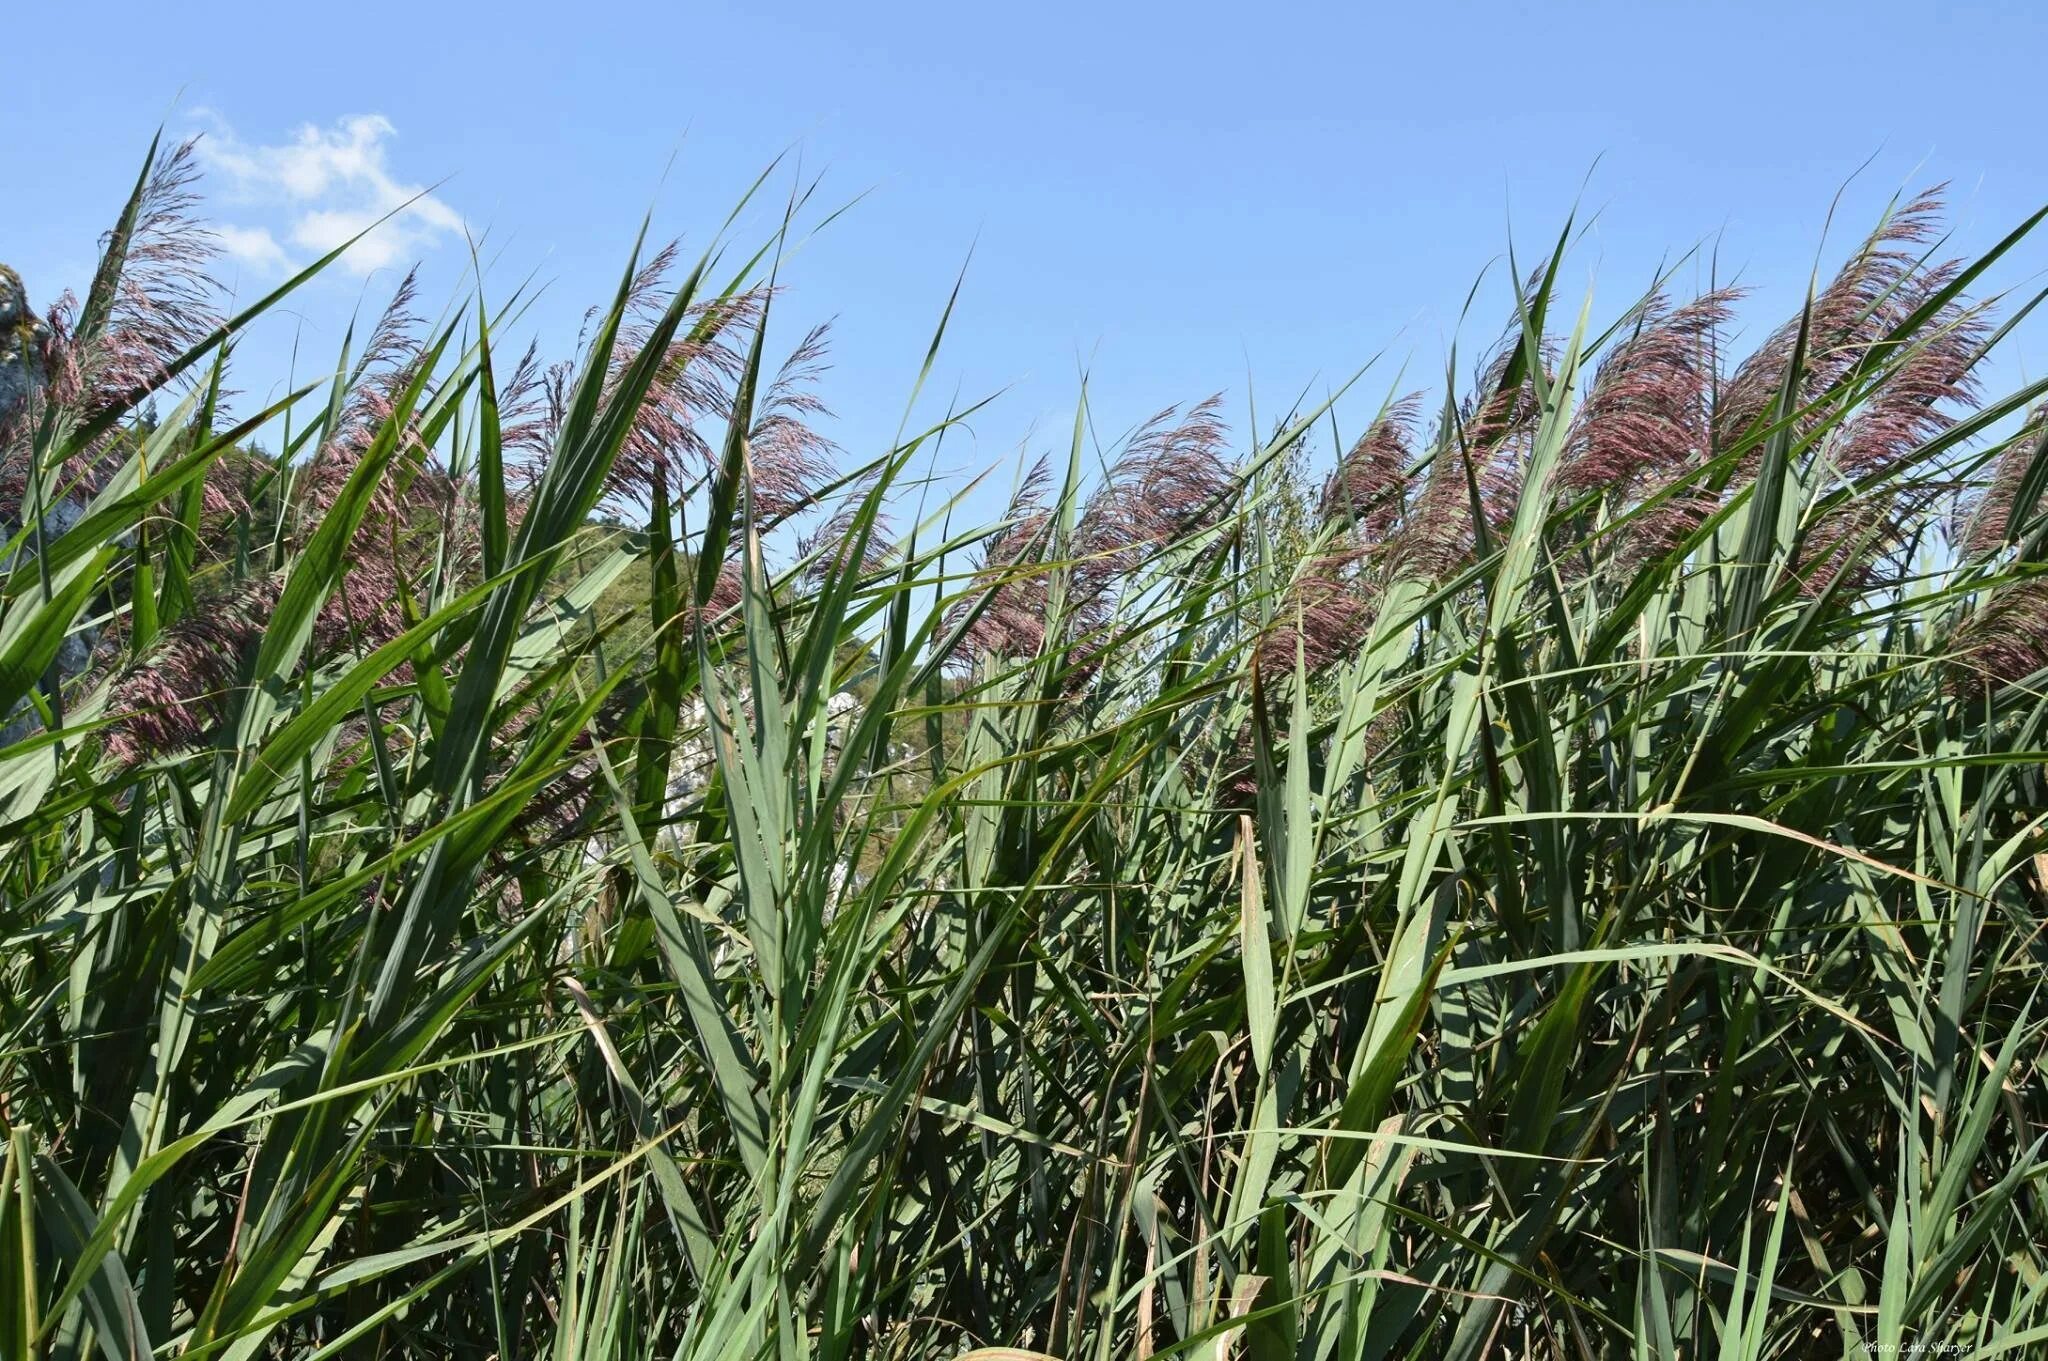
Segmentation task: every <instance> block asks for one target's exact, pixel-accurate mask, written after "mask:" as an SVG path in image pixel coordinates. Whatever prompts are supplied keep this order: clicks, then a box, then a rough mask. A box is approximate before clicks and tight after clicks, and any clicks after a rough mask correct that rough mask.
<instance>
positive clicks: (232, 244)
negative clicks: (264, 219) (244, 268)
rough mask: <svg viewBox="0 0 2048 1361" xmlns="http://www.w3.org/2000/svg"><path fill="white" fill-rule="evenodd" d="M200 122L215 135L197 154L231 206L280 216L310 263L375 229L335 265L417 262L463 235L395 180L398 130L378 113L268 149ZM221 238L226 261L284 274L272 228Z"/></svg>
mask: <svg viewBox="0 0 2048 1361" xmlns="http://www.w3.org/2000/svg"><path fill="white" fill-rule="evenodd" d="M205 117H206V120H207V122H208V123H210V124H211V126H212V131H210V132H209V133H208V134H207V136H206V137H205V138H203V139H202V140H201V141H200V143H199V154H200V156H201V157H202V158H203V159H204V161H205V163H206V165H207V167H208V169H209V170H211V171H212V172H213V173H214V174H215V175H216V176H218V177H219V180H220V182H222V183H223V184H224V185H225V187H226V188H227V191H228V199H229V201H230V202H233V203H238V204H242V205H245V206H246V207H247V208H249V209H251V210H253V211H257V212H264V213H270V214H276V215H278V217H279V219H280V220H279V222H278V226H279V227H280V228H281V229H282V232H283V235H284V237H285V239H287V240H289V241H290V242H291V243H292V244H293V245H295V246H297V247H299V248H300V249H301V250H304V251H306V252H307V253H308V254H310V255H324V254H326V253H327V252H328V251H330V250H333V249H335V248H336V247H338V246H340V245H341V244H343V243H344V242H346V241H347V240H348V239H349V238H350V237H352V236H354V235H356V234H357V233H359V232H361V231H363V230H365V229H366V228H371V227H372V225H373V224H376V225H375V227H374V230H371V231H370V234H369V235H368V236H366V237H364V238H363V239H362V240H361V241H358V242H357V243H356V244H355V245H354V246H353V247H352V248H351V249H350V250H349V252H348V253H347V254H346V255H344V256H342V258H341V263H342V264H343V265H345V266H346V267H347V268H348V269H350V270H352V271H353V272H355V273H357V274H368V273H370V272H371V271H372V270H377V269H382V268H384V267H386V266H388V265H397V264H402V263H407V262H409V261H411V260H413V259H417V258H418V257H419V256H420V255H422V254H424V253H425V252H426V251H428V250H431V249H433V248H434V247H435V246H436V245H438V244H439V243H440V242H441V240H442V239H443V238H444V237H449V236H456V235H460V234H461V232H462V230H463V225H462V215H461V214H459V213H457V212H456V211H455V210H454V209H453V208H451V207H449V206H448V205H447V203H445V202H443V201H442V200H441V199H439V198H437V197H435V196H434V195H433V194H431V193H428V192H427V191H426V189H425V187H424V186H422V185H418V184H412V183H409V182H407V181H404V180H402V179H400V178H398V177H397V176H396V175H394V174H393V173H392V171H391V169H390V166H389V164H388V162H387V159H386V154H385V152H386V147H385V144H386V143H387V142H388V141H390V140H391V139H392V138H394V137H396V136H397V132H398V130H397V129H396V128H394V127H393V126H392V125H391V120H390V119H388V118H385V117H384V116H383V115H382V114H374V113H368V114H352V115H350V116H349V117H346V118H342V119H339V120H337V121H336V122H335V123H334V124H333V125H332V126H329V127H316V126H314V125H312V124H310V123H308V124H305V125H303V126H301V127H299V128H298V129H296V130H295V131H294V132H293V133H292V134H291V136H290V138H288V139H287V140H285V141H283V142H279V143H276V144H274V145H260V144H251V143H247V142H244V141H242V140H241V138H239V137H238V136H236V134H235V131H234V129H233V128H231V127H230V126H228V124H227V122H226V121H225V120H224V119H222V118H221V117H219V115H217V114H208V115H205ZM380 219H383V220H382V221H381V222H380V221H379V220H380ZM220 235H221V243H222V245H223V247H224V248H225V249H226V250H227V252H228V253H229V254H230V255H231V256H233V257H234V258H236V259H238V260H241V261H243V262H244V263H245V264H248V265H249V266H250V267H252V268H258V269H268V270H274V271H280V272H281V271H282V270H283V269H284V268H285V267H286V266H287V265H288V264H289V263H290V261H289V258H288V256H287V254H286V252H285V249H284V247H283V246H282V245H280V244H279V242H278V237H277V234H276V233H275V232H273V231H272V230H271V228H270V227H267V226H253V225H251V226H229V227H227V228H225V229H223V230H222V231H221V233H220Z"/></svg>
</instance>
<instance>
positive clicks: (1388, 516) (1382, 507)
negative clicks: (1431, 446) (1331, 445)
mask: <svg viewBox="0 0 2048 1361" xmlns="http://www.w3.org/2000/svg"><path fill="white" fill-rule="evenodd" d="M1421 418H1422V394H1421V393H1419V392H1411V393H1409V394H1408V395H1407V396H1405V397H1402V398H1401V399H1400V400H1399V401H1396V402H1394V403H1393V404H1392V405H1390V406H1389V407H1388V408H1387V409H1386V410H1385V411H1384V412H1382V413H1381V414H1380V416H1379V418H1378V419H1376V420H1375V421H1373V423H1372V424H1371V425H1370V426H1368V427H1367V428H1366V432H1365V433H1364V434H1363V435H1361V436H1359V439H1358V443H1356V444H1354V445H1352V446H1351V452H1350V453H1348V454H1346V455H1345V456H1344V457H1343V458H1342V459H1340V460H1338V463H1337V469H1336V471H1335V472H1333V473H1331V474H1330V480H1329V482H1328V484H1327V485H1325V486H1324V488H1323V502H1322V511H1323V518H1324V519H1325V520H1326V521H1334V520H1338V519H1347V520H1349V521H1351V522H1352V523H1354V524H1356V525H1357V527H1358V530H1359V533H1360V534H1361V535H1362V536H1363V537H1364V539H1365V541H1366V542H1367V543H1369V544H1382V543H1385V542H1386V541H1387V540H1389V539H1390V538H1392V537H1393V536H1394V533H1395V532H1396V530H1398V529H1399V528H1400V525H1401V520H1402V515H1403V513H1404V512H1405V511H1406V509H1407V496H1408V478H1409V474H1410V473H1411V472H1412V471H1413V468H1414V464H1415V434H1416V428H1417V426H1418V425H1419V423H1420V421H1421Z"/></svg>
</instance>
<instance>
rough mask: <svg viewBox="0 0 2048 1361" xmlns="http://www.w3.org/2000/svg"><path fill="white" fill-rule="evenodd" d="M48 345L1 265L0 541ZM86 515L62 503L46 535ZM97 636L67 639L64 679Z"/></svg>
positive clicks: (52, 511)
mask: <svg viewBox="0 0 2048 1361" xmlns="http://www.w3.org/2000/svg"><path fill="white" fill-rule="evenodd" d="M49 343H50V328H49V325H48V324H47V323H46V322H44V321H43V319H42V318H41V317H39V316H37V315H36V313H35V310H34V309H33V308H31V307H30V306H29V303H28V290H27V288H26V287H24V286H23V284H22V282H21V276H20V275H19V274H17V273H15V272H14V271H13V270H12V269H10V268H8V267H7V266H6V265H0V540H5V539H12V538H13V537H14V535H15V534H16V533H18V532H19V531H20V528H21V524H22V519H23V506H22V503H23V500H24V497H25V494H26V486H27V466H26V465H27V454H28V448H27V446H28V441H29V438H30V436H29V432H28V431H27V430H26V429H25V428H23V426H24V425H25V423H26V421H27V420H28V419H29V418H30V417H31V416H32V415H33V413H34V410H35V400H34V399H35V397H36V395H37V394H38V393H39V392H41V391H42V390H43V387H44V385H45V384H46V383H47V381H48V378H49V375H48V373H47V372H45V363H46V360H45V356H46V355H47V353H48V351H49ZM84 515H85V501H84V498H82V497H79V496H76V495H71V496H66V497H63V498H60V499H59V500H57V501H55V502H53V503H52V504H50V505H49V506H48V507H47V508H46V509H45V510H44V512H43V519H42V532H43V535H44V536H45V537H47V538H54V537H56V536H57V535H59V534H62V533H64V532H65V531H66V530H68V529H70V528H71V527H72V526H73V525H75V524H77V523H78V522H79V520H80V519H81V518H83V517H84ZM12 559H13V554H11V553H8V552H6V551H4V550H0V571H4V570H5V569H6V568H7V567H8V566H9V565H10V564H11V562H12ZM95 637H96V630H92V629H80V630H77V631H76V632H74V633H72V634H71V636H69V637H68V638H66V639H65V640H64V645H63V647H62V648H60V649H59V650H58V653H57V662H56V669H57V673H58V675H59V676H60V677H63V678H69V677H71V676H75V675H77V674H78V673H79V672H81V671H83V670H84V669H85V667H86V664H87V662H89V661H90V660H91V659H92V650H93V643H94V641H95ZM30 731H32V726H31V720H30V719H29V718H26V717H22V716H18V715H17V716H15V717H13V718H12V720H11V721H9V722H8V723H6V724H5V725H4V726H0V746H5V745H7V744H9V743H12V742H16V741H19V740H20V739H21V738H23V737H25V736H27V735H28V733H29V732H30Z"/></svg>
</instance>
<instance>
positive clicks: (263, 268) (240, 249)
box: [213, 227, 287, 274]
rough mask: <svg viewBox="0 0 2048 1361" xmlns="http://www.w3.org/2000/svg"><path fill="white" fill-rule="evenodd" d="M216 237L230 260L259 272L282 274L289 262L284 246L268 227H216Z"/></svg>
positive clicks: (214, 231)
mask: <svg viewBox="0 0 2048 1361" xmlns="http://www.w3.org/2000/svg"><path fill="white" fill-rule="evenodd" d="M213 234H214V238H215V239H216V240H217V241H219V243H220V248H221V250H222V251H223V252H225V253H226V255H227V257H228V258H229V259H230V260H235V261H238V262H240V263H241V264H243V265H246V266H247V267H248V268H250V269H252V270H254V271H256V272H257V273H258V274H282V273H283V272H284V270H285V265H286V263H287V261H286V259H285V253H284V247H283V246H280V245H278V244H277V238H276V237H274V236H272V235H271V234H270V228H268V227H215V228H214V229H213Z"/></svg>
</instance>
